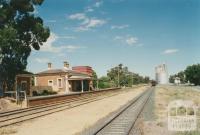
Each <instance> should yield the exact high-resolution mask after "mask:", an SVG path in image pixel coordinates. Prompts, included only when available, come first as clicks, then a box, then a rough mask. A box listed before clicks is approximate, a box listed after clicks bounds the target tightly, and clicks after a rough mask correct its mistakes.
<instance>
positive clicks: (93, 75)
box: [92, 70, 98, 88]
mask: <svg viewBox="0 0 200 135" xmlns="http://www.w3.org/2000/svg"><path fill="white" fill-rule="evenodd" d="M92 79H93V81H92V82H93V87H94V88H96V86H97V79H98V76H97V73H96V72H95V71H94V70H93V72H92Z"/></svg>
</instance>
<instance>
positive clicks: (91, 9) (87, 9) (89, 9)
mask: <svg viewBox="0 0 200 135" xmlns="http://www.w3.org/2000/svg"><path fill="white" fill-rule="evenodd" d="M93 11H94V9H93V8H91V7H87V8H86V12H93Z"/></svg>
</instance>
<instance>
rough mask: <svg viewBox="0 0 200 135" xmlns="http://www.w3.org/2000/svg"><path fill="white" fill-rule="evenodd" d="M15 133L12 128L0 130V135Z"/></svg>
mask: <svg viewBox="0 0 200 135" xmlns="http://www.w3.org/2000/svg"><path fill="white" fill-rule="evenodd" d="M14 133H17V130H16V129H13V128H0V135H11V134H14Z"/></svg>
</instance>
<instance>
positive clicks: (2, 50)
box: [0, 0, 50, 90]
mask: <svg viewBox="0 0 200 135" xmlns="http://www.w3.org/2000/svg"><path fill="white" fill-rule="evenodd" d="M42 3H43V0H0V71H1V72H0V76H1V80H0V81H1V82H4V83H6V84H7V87H8V90H12V89H13V85H14V82H15V76H16V75H17V74H20V73H21V72H23V71H24V70H25V69H26V66H27V59H28V57H29V55H30V53H31V50H32V49H35V50H39V49H40V46H41V45H42V44H43V42H45V41H46V40H47V38H48V37H49V34H50V32H49V28H47V27H44V25H43V21H42V19H41V18H40V17H38V16H35V15H34V13H33V12H34V8H35V6H38V5H41V4H42Z"/></svg>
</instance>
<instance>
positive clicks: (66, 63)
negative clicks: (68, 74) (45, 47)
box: [63, 61, 69, 69]
mask: <svg viewBox="0 0 200 135" xmlns="http://www.w3.org/2000/svg"><path fill="white" fill-rule="evenodd" d="M63 63H64V68H65V69H69V63H68V62H67V61H64V62H63Z"/></svg>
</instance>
